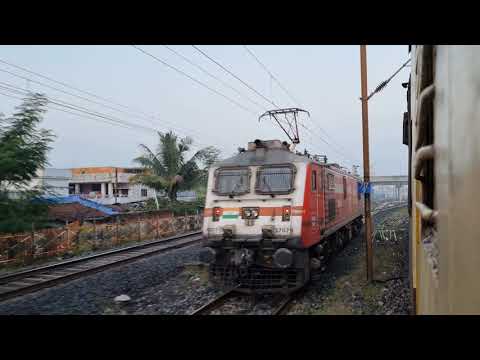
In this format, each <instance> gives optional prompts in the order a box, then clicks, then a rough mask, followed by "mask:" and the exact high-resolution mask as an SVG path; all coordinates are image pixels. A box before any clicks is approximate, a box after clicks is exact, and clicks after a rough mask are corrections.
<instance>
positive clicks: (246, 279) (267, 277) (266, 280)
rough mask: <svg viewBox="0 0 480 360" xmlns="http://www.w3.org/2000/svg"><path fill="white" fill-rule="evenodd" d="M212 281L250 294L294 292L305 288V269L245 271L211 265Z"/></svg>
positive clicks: (249, 269)
mask: <svg viewBox="0 0 480 360" xmlns="http://www.w3.org/2000/svg"><path fill="white" fill-rule="evenodd" d="M210 279H211V281H212V282H214V283H218V284H221V285H222V286H227V287H231V286H239V289H240V290H245V291H249V292H281V291H293V290H296V289H297V288H299V287H301V286H303V284H304V282H305V276H304V272H303V269H272V268H266V267H260V266H250V267H248V268H246V269H244V270H241V269H240V268H238V267H234V266H223V265H211V266H210Z"/></svg>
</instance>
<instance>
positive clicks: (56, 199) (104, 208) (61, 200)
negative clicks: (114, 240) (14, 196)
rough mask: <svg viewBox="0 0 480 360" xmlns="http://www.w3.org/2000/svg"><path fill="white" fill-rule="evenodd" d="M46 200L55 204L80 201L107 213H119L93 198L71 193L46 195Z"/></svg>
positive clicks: (44, 198)
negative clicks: (88, 198)
mask: <svg viewBox="0 0 480 360" xmlns="http://www.w3.org/2000/svg"><path fill="white" fill-rule="evenodd" d="M43 200H44V201H47V202H49V203H53V204H72V203H79V204H81V205H83V206H86V207H89V208H92V209H95V210H98V211H101V212H103V213H105V214H107V215H117V214H118V212H117V211H115V210H113V209H111V208H109V207H108V206H105V205H102V204H99V203H97V202H95V201H92V200H87V199H84V198H82V197H81V196H80V195H69V196H45V197H43Z"/></svg>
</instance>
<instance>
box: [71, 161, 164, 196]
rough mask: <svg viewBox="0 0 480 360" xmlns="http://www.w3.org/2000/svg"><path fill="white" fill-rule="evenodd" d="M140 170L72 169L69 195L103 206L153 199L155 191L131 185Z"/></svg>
mask: <svg viewBox="0 0 480 360" xmlns="http://www.w3.org/2000/svg"><path fill="white" fill-rule="evenodd" d="M140 172H142V169H140V168H117V167H85V168H73V169H72V178H71V181H70V182H69V184H70V189H69V193H70V194H76V195H82V197H84V198H86V199H90V200H93V201H96V202H98V203H100V204H104V205H112V204H125V203H131V202H138V201H144V200H147V199H150V198H152V199H153V198H155V190H153V189H151V188H149V187H147V186H144V185H141V184H134V183H131V182H130V180H131V178H132V177H133V176H135V175H136V174H138V173H140Z"/></svg>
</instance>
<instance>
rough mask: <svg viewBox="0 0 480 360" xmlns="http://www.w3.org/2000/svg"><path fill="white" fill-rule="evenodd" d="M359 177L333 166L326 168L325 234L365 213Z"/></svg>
mask: <svg viewBox="0 0 480 360" xmlns="http://www.w3.org/2000/svg"><path fill="white" fill-rule="evenodd" d="M358 181H359V180H358V179H356V178H354V177H352V176H350V175H348V174H345V173H341V172H338V171H335V170H334V169H332V168H326V169H325V177H324V182H325V209H326V210H325V212H326V218H325V234H326V235H330V234H331V233H332V232H334V231H335V230H336V229H338V228H339V227H341V226H343V225H345V224H348V223H349V222H351V221H352V220H354V219H356V218H358V217H360V216H361V215H362V214H363V210H362V202H361V201H362V196H361V195H360V194H359V193H358Z"/></svg>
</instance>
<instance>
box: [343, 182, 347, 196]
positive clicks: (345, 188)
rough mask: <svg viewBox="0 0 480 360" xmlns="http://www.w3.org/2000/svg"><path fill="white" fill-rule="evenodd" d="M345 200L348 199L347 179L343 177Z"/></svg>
mask: <svg viewBox="0 0 480 360" xmlns="http://www.w3.org/2000/svg"><path fill="white" fill-rule="evenodd" d="M343 198H344V199H346V198H347V177H346V176H343Z"/></svg>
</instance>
